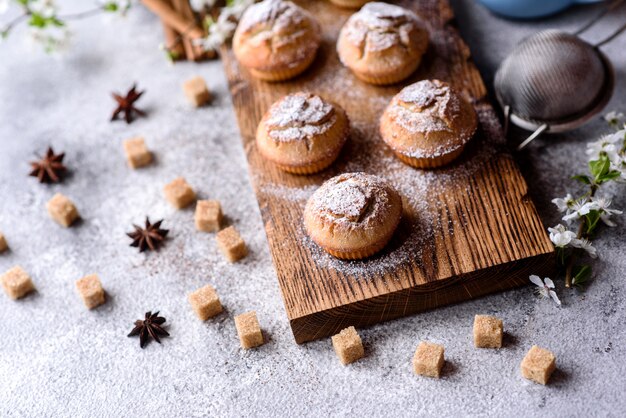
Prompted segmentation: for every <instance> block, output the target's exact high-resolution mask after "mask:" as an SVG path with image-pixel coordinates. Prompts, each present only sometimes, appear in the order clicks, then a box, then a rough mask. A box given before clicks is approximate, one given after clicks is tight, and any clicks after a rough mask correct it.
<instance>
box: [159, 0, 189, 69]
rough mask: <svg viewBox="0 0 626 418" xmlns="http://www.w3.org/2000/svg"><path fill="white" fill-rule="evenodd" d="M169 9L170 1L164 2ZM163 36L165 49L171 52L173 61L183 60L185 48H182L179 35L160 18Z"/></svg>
mask: <svg viewBox="0 0 626 418" xmlns="http://www.w3.org/2000/svg"><path fill="white" fill-rule="evenodd" d="M164 1H165V2H167V4H168V5H169V6H170V7H171V6H172V3H171V0H164ZM161 24H162V26H163V36H164V38H165V47H166V48H167V49H168V51H170V52H171V54H172V58H173V59H174V60H175V61H178V60H182V59H185V48H184V47H183V43H182V37H181V34H180V33H179V32H178V31H177V30H176V29H174V28H173V27H171V26H170V25H168V24H167V23H166V22H165V21H164V20H163V19H162V18H161Z"/></svg>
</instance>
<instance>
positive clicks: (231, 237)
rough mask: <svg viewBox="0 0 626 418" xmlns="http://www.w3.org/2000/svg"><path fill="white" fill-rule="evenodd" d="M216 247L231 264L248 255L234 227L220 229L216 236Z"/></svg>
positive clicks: (246, 248) (244, 244)
mask: <svg viewBox="0 0 626 418" xmlns="http://www.w3.org/2000/svg"><path fill="white" fill-rule="evenodd" d="M216 239H217V245H218V246H219V247H220V250H221V251H222V253H223V254H224V256H225V257H226V258H227V259H228V261H230V262H231V263H233V262H235V261H237V260H240V259H242V258H244V257H245V256H246V255H247V254H248V247H246V243H245V242H244V240H243V239H242V238H241V235H239V232H237V230H236V229H235V227H234V226H229V227H228V228H226V229H222V230H221V231H220V232H218V233H217V235H216Z"/></svg>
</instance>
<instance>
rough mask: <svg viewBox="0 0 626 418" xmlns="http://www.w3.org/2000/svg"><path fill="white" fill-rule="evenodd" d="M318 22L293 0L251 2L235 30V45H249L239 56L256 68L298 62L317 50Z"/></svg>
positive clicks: (318, 40) (288, 64) (318, 38)
mask: <svg viewBox="0 0 626 418" xmlns="http://www.w3.org/2000/svg"><path fill="white" fill-rule="evenodd" d="M319 43H320V29H319V24H318V23H317V21H316V20H315V18H314V17H313V16H312V15H311V14H310V13H309V12H307V11H306V10H304V9H302V8H301V7H299V6H297V5H295V4H293V3H292V2H290V1H282V0H265V1H262V2H260V3H256V4H254V5H252V6H250V7H249V8H248V9H247V10H246V12H245V13H244V14H243V16H242V18H241V21H240V22H239V25H238V26H237V30H236V33H235V39H234V45H235V46H237V45H238V44H239V45H246V46H247V48H248V49H247V50H246V51H243V55H242V56H238V57H239V59H240V60H241V59H243V60H244V61H250V62H249V63H248V64H249V65H250V66H251V67H253V68H257V67H258V68H263V67H272V66H275V65H286V66H291V65H297V64H298V62H299V60H301V59H304V57H307V56H309V55H310V54H311V53H313V52H314V51H316V50H317V48H318V46H319Z"/></svg>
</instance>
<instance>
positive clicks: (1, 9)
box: [0, 0, 10, 15]
mask: <svg viewBox="0 0 626 418" xmlns="http://www.w3.org/2000/svg"><path fill="white" fill-rule="evenodd" d="M9 2H10V0H0V15H1V14H4V13H6V11H7V10H9Z"/></svg>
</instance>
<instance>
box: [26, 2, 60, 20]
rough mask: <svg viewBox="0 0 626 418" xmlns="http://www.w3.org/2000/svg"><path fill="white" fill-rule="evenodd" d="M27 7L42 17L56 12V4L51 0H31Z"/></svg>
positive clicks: (50, 15)
mask: <svg viewBox="0 0 626 418" xmlns="http://www.w3.org/2000/svg"><path fill="white" fill-rule="evenodd" d="M28 7H29V8H30V10H32V11H33V12H35V13H37V14H39V15H41V16H43V17H52V16H54V15H56V13H57V5H56V4H55V3H54V1H53V0H33V1H30V2H29V4H28Z"/></svg>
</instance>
